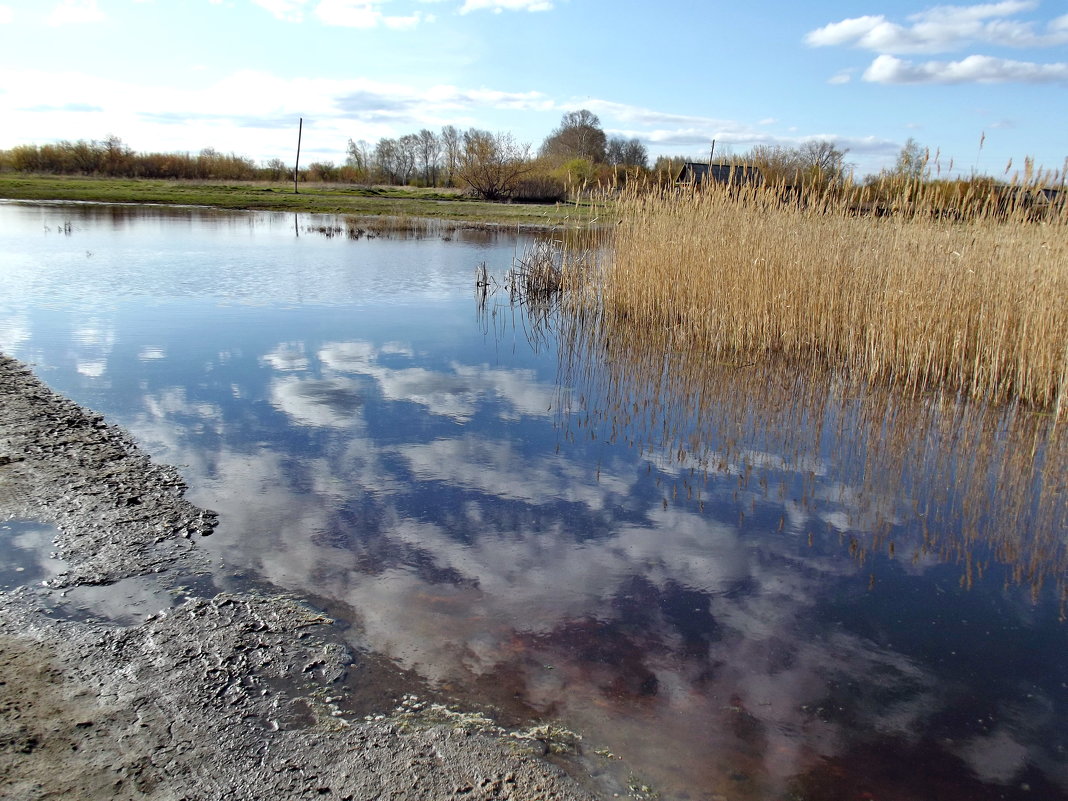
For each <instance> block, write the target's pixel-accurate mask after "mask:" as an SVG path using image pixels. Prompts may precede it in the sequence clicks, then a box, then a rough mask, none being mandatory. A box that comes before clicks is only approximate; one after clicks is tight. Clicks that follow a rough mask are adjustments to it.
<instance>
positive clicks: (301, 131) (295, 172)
mask: <svg viewBox="0 0 1068 801" xmlns="http://www.w3.org/2000/svg"><path fill="white" fill-rule="evenodd" d="M303 134H304V118H303V117H301V118H300V125H299V126H298V127H297V160H296V162H295V163H294V164H293V194H294V195H299V194H300V190H299V189H297V176H298V175H299V174H300V138H301V136H302V135H303Z"/></svg>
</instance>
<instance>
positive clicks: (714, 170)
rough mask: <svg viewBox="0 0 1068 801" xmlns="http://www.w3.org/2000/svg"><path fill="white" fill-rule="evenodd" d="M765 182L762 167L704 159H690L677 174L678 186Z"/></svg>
mask: <svg viewBox="0 0 1068 801" xmlns="http://www.w3.org/2000/svg"><path fill="white" fill-rule="evenodd" d="M763 183H764V176H763V174H761V172H760V168H759V167H753V166H750V165H748V164H709V163H708V162H702V161H688V162H686V163H685V164H683V165H682V169H680V170H679V174H678V175H677V176H675V185H676V186H702V185H704V184H721V185H723V186H743V185H747V184H751V185H755V186H761V185H762V184H763Z"/></svg>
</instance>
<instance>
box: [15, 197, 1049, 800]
mask: <svg viewBox="0 0 1068 801" xmlns="http://www.w3.org/2000/svg"><path fill="white" fill-rule="evenodd" d="M4 212H5V209H3V208H2V207H0V223H2V222H3V221H4V219H5V218H4ZM55 213H56V212H54V211H53V212H52V214H53V217H48V216H47V214H46V212H41V211H38V210H34V211H33V213H32V214H31V215H30V216H31V217H32V218H33V219H31V221H30V223H28V224H27V226H26V227H24V228H21V229H16V233H15V235H12V236H11V237H9V238H8V240H5V241H4V242H0V244H4V245H5V248H3V249H0V268H2V269H0V289H4V290H6V291H5V292H4V293H2V294H0V305H2V306H3V307H4V309H5V310H7V311H9V312H10V314H9V315H8V316H7V317H6V318H5V319H7V320H14V321H16V322H15V323H14V324H12V325H10V326H8V328H6V329H5V328H3V327H0V337H5V338H6V339H5V341H8V342H11V343H12V344H11V345H10V347H12V348H13V349H14V350H15V355H18V356H21V357H23V358H33V359H35V360H37V362H38V365H39V369H41V366H44V370H43V375H44V377H45V378H46V379H47V380H49V381H52V382H53V383H54V384H55V385H57V387H58V388H59V389H61V390H62V391H65V392H67V393H68V394H72V395H73V396H74V397H75V398H76V399H78V400H79V401H81V402H83V403H87V404H89V405H92V406H94V407H96V408H98V409H100V410H102V411H105V412H107V413H108V414H109V415H110V416H111V417H112V418H113V419H115V420H117V421H118V422H120V423H122V424H123V425H125V426H127V427H128V428H129V429H131V430H132V431H133V432H134V433H135V435H136V436H137V437H138V439H139V440H140V441H141V442H142V443H144V444H146V446H147V447H149V448H150V449H151V450H152V452H153V453H154V454H155V455H156V456H157V457H159V458H161V459H163V460H165V461H168V462H171V463H174V464H178V465H181V466H182V467H181V469H182V472H183V475H184V476H185V478H186V479H187V481H188V482H189V484H190V486H191V488H192V489H191V498H192V500H194V502H198V503H201V504H203V505H205V506H207V507H209V508H213V509H217V510H219V511H220V513H221V523H220V526H219V529H218V530H217V532H216V534H215V535H214V536H213V537H211V538H210V539H208V540H205V541H203V543H202V545H203V547H204V548H206V549H207V550H208V551H209V552H210V553H211V554H212V556H213V557H215V558H217V559H218V561H219V563H221V565H222V566H221V567H220V570H219V572H218V574H217V575H216V576H215V577H214V579H215V581H216V583H217V585H218V586H220V587H223V586H227V583H228V581H229V580H230V579H229V576H230V575H232V574H233V573H251V574H255V575H258V576H260V577H263V578H266V579H267V580H269V581H270V582H272V583H273V584H275V585H276V586H278V587H281V588H284V589H287V590H292V591H294V592H297V593H300V594H302V595H310V596H313V597H315V598H316V599H317V600H318V602H320V603H322V604H323V605H324V606H326V607H328V608H329V610H330V612H331V614H332V615H334V616H335V617H338V618H339V619H341V620H343V621H345V622H346V623H347V624H348V625H347V628H346V629H345V631H346V636H348V637H349V638H350V639H351V641H352V642H353V644H354V645H355V646H356V647H357V648H358V649H361V650H366V651H373V652H376V653H378V654H382V655H385V657H388V658H389V659H391V660H392V661H393V662H394V663H396V664H397V665H399V666H401V667H404V668H408V669H410V670H412V671H414V673H415V674H417V675H418V676H419V677H420V679H421V680H422V681H425V682H429V683H431V684H433V685H434V686H435V687H436V688H437V689H438V690H439V691H441V692H442V693H444V694H447V695H452V696H457V697H460V698H462V699H464V700H465V701H466V702H468V703H470V702H478V703H485V704H492V705H496V706H497V707H498V709H499V710H501V711H502V713H504V714H511V715H528V716H537V717H546V718H558V719H560V720H561V721H562V722H564V723H565V724H566V725H568V726H570V727H571V728H577V729H580V730H581V731H582V732H583V733H584V735H585V738H586V739H585V741H584V742H585V749H586V758H587V759H588V760H589V762H590V765H591V766H592V768H593V769H594V770H595V771H598V772H608V773H610V772H612V771H617V772H619V778H618V779H613V780H608V781H609V784H610V785H611V781H616V782H617V783H616V784H615V791H618V792H625V784H626V778H627V774H628V773H630V772H633V773H634V774H635V775H636V776H638V777H639V778H640V780H641V781H642V782H643V783H646V784H649V785H651V786H652V787H653V788H655V789H656V790H657V791H659V792H660V793H661V794H662V797H664V798H666V799H668V798H675V799H713V798H730V799H769V798H770V799H786V798H790V799H798V798H801V799H825V798H833V799H838V798H842V799H857V798H883V797H888V798H895V799H929V798H936V797H937V798H940V799H986V798H1021V799H1022V798H1037V797H1041V798H1044V799H1060V798H1065V797H1066V790H1065V788H1068V767H1066V765H1068V758H1066V755H1068V751H1066V749H1068V727H1066V725H1065V723H1064V721H1065V720H1068V689H1066V685H1068V665H1066V664H1065V662H1064V659H1063V654H1064V653H1066V652H1068V635H1066V630H1068V626H1066V624H1064V623H1062V622H1061V621H1059V620H1058V615H1059V614H1060V612H1061V609H1060V608H1059V607H1060V604H1061V603H1062V602H1063V586H1062V585H1063V580H1064V554H1063V547H1064V538H1065V529H1064V524H1065V511H1064V503H1065V499H1064V488H1063V482H1064V476H1065V474H1066V472H1065V471H1064V466H1065V453H1064V443H1063V441H1062V440H1058V439H1057V437H1056V436H1054V433H1055V432H1054V431H1053V430H1052V428H1051V427H1050V425H1049V421H1048V420H1046V419H1045V418H1042V417H1037V416H1034V415H1029V414H1027V413H1026V412H1024V411H1021V410H1007V411H1005V412H1004V413H996V414H994V413H990V412H984V411H983V410H981V409H978V408H976V407H969V406H962V405H957V404H954V403H952V402H950V401H949V400H945V401H935V402H928V403H914V402H912V401H909V400H907V399H902V398H899V397H895V396H894V395H892V394H879V393H877V392H875V391H871V390H863V389H862V388H855V387H850V386H848V385H846V384H845V383H843V382H841V381H836V380H834V379H833V377H820V376H812V375H792V374H790V373H787V372H784V371H781V370H777V369H771V368H769V367H767V366H762V365H725V364H720V365H709V364H707V363H704V362H703V361H702V359H701V358H700V355H698V354H688V353H686V352H685V351H682V350H681V349H680V348H679V347H678V346H677V345H676V343H673V342H671V341H670V339H667V338H666V336H665V337H662V338H660V339H657V334H656V332H647V335H646V336H645V337H644V338H643V340H642V341H632V340H629V339H628V338H627V335H626V333H625V332H624V331H622V330H612V329H611V327H610V326H608V325H604V324H600V323H597V322H596V321H588V322H586V323H585V324H580V323H581V322H582V321H580V320H576V319H574V318H570V317H569V316H568V315H567V314H561V313H559V311H558V310H557V309H555V308H553V307H552V306H551V305H550V306H548V307H544V308H538V309H534V310H531V311H532V312H533V313H532V316H529V317H527V316H524V314H523V312H524V309H512V308H510V307H508V306H507V305H504V306H502V307H499V308H496V309H494V308H492V307H491V308H490V309H489V310H488V311H487V317H486V318H485V319H483V320H482V321H481V325H478V324H476V323H477V322H479V321H477V320H473V319H472V317H473V314H472V311H473V310H472V308H471V301H470V283H471V273H472V268H473V266H474V265H475V264H477V263H479V262H481V261H486V262H488V263H492V264H506V263H507V261H508V259H509V258H510V256H511V255H512V254H513V253H514V251H515V249H516V245H515V243H514V242H513V241H511V240H509V241H506V242H502V243H498V244H497V245H495V246H494V247H492V248H487V249H485V250H479V249H477V248H474V247H473V246H470V245H468V244H464V243H460V242H459V241H458V240H456V241H453V242H450V243H443V242H442V241H441V240H440V239H432V238H422V239H413V240H410V241H387V240H384V239H381V238H376V239H374V240H371V241H368V239H367V237H366V236H364V237H361V238H360V239H358V240H350V239H348V238H346V237H333V238H330V237H325V236H318V235H316V236H301V237H300V238H299V240H298V239H297V238H296V237H294V236H293V221H292V220H291V219H290V218H289V217H288V216H285V217H273V216H270V215H264V216H263V219H262V221H259V222H257V221H256V219H258V218H259V217H260V215H247V216H240V217H238V216H230V217H226V216H224V217H223V218H220V220H219V221H217V222H216V221H211V220H209V221H207V222H205V221H204V220H199V219H195V220H192V221H182V220H181V219H180V220H179V221H178V222H177V223H175V222H174V221H173V220H170V219H169V215H170V214H171V213H170V212H166V213H163V214H161V216H160V217H158V218H155V217H152V215H151V214H148V213H147V212H143V215H144V216H143V217H142V218H141V221H140V222H137V221H127V222H126V223H124V225H126V227H125V228H123V230H122V232H121V233H122V236H114V237H112V234H114V231H112V230H111V229H110V228H106V229H105V230H104V231H101V230H99V228H98V227H94V226H97V225H98V223H97V222H95V221H93V220H91V219H82V218H78V219H76V220H75V225H74V231H73V233H72V234H71V236H69V237H67V236H64V237H61V238H60V237H55V236H54V234H53V235H52V237H53V238H49V239H46V240H44V243H43V244H42V248H43V250H41V251H36V250H34V249H33V246H34V244H35V240H34V236H33V233H34V232H35V231H36V227H37V226H36V224H35V222H39V220H37V217H36V215H38V214H40V215H42V216H44V217H46V218H47V220H48V221H49V224H50V225H53V227H54V223H55V218H54V215H55ZM67 214H68V212H67V211H63V212H62V215H67ZM254 218H256V219H254ZM209 223H210V224H209ZM146 226H147V228H146ZM4 233H5V229H4V226H3V225H0V239H3V235H4ZM94 237H96V239H95V240H94V241H93V243H92V250H93V252H94V254H96V255H94V257H93V258H94V259H98V257H103V258H101V259H100V261H101V263H104V264H106V265H107V269H106V270H105V271H104V273H103V276H104V278H103V279H101V276H100V274H97V273H84V272H81V271H80V269H81V266H82V261H78V259H82V260H84V259H85V258H86V257H85V255H84V248H82V250H81V251H79V252H73V251H72V252H70V253H67V255H64V254H63V253H62V252H60V253H57V252H56V249H57V247H58V246H57V243H63V246H64V247H67V248H71V247H73V246H74V245H75V244H78V245H79V247H81V245H80V242H81V241H82V240H89V239H93V238H94ZM149 245H151V247H149ZM450 248H452V249H451V250H450ZM60 250H61V249H60ZM153 254H155V255H153ZM54 257H55V258H54ZM108 271H110V272H108ZM190 276H192V277H193V278H192V280H189V281H187V280H186V278H187V277H190ZM123 281H125V282H127V283H125V284H123V285H122V290H121V292H120V296H119V297H111V298H110V301H109V303H110V304H111V305H108V304H103V303H98V302H94V304H92V305H91V306H90V304H87V303H86V302H85V299H84V298H85V296H86V295H89V296H91V295H92V293H93V292H102V291H104V290H103V288H102V286H101V284H115V283H121V282H123ZM146 299H148V301H147V302H146ZM495 312H496V313H495ZM532 321H533V322H532ZM513 323H514V327H513ZM0 325H2V324H0ZM505 328H506V329H507V330H502V329H505ZM90 330H91V331H92V332H97V333H94V334H93V335H92V336H90V335H88V334H89V332H90ZM527 334H530V335H532V337H533V340H534V341H533V343H531V342H530V341H529V340H528V337H527ZM93 360H97V361H100V362H102V363H103V365H104V369H103V370H102V371H100V373H99V375H90V374H87V372H86V371H81V372H79V365H81V364H83V363H87V362H90V361H93ZM89 372H92V371H89ZM1021 443H1024V444H1021ZM984 490H985V491H984ZM969 587H970V589H969ZM153 602H154V601H153ZM146 603H148V602H147V601H146ZM420 692H421V691H420ZM393 705H394V704H393V699H392V698H382V699H381V708H383V709H387V708H392V706H393ZM597 751H600V752H601V754H600V755H599V754H598V753H597ZM609 752H610V753H612V754H615V755H618V756H620V757H623V759H622V760H619V759H612V758H609V757H608V756H606V755H605V754H607V753H609ZM1025 787H1026V789H1025Z"/></svg>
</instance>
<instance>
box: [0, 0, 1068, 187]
mask: <svg viewBox="0 0 1068 801" xmlns="http://www.w3.org/2000/svg"><path fill="white" fill-rule="evenodd" d="M578 108H588V109H590V110H591V111H593V112H594V113H596V114H597V115H598V116H599V117H600V119H601V123H602V125H603V127H604V128H605V130H606V131H607V132H608V133H609V135H620V136H625V137H628V138H630V137H638V138H639V139H641V140H642V141H643V142H644V143H645V144H646V146H647V148H648V149H649V152H650V154H652V155H653V156H656V155H683V156H686V155H692V156H707V153H708V149H709V146H710V144H711V142H712V140H713V139H715V140H716V142H717V145H716V148H717V152H724V150H729V151H732V152H734V153H743V152H744V151H746V150H748V149H749V148H750V147H752V146H753V145H756V144H785V145H796V144H799V143H802V142H804V141H807V140H810V139H830V140H832V141H834V142H835V143H836V144H838V145H839V146H840V147H843V148H847V149H848V154H847V157H846V158H847V161H848V162H850V163H851V164H852V165H853V166H854V168H855V170H856V172H857V173H858V174H865V173H869V172H874V171H878V170H879V169H880V168H882V167H886V166H889V165H890V164H892V163H893V161H894V158H895V156H896V154H897V152H898V151H899V150H900V148H901V146H902V144H904V142H905V141H906V140H907V139H908V138H909V137H912V138H914V139H916V140H917V141H918V142H919V143H920V144H922V145H923V146H925V147H929V148H930V149H931V152H932V155H934V154H935V153H936V152H937V153H938V171H939V172H940V174H941V175H943V176H945V175H948V174H951V173H952V174H958V173H964V174H969V173H971V172H972V171H973V170H976V171H979V172H982V173H987V174H992V175H995V176H1001V175H1003V174H1005V169H1006V166H1007V165H1008V163H1009V161H1010V159H1011V160H1012V165H1013V166H1012V169H1013V170H1015V169H1017V168H1019V167H1022V165H1023V163H1024V159H1025V158H1027V157H1030V158H1033V159H1034V160H1035V162H1036V163H1037V164H1038V165H1040V166H1042V167H1044V168H1047V169H1051V170H1061V169H1062V167H1063V166H1064V163H1065V159H1066V158H1068V2H1065V1H1064V0H1004V1H1003V2H993V3H982V4H971V5H935V4H931V3H929V2H913V1H912V0H904V1H903V0H897V1H896V2H893V3H891V2H889V0H870V1H866V2H855V1H854V2H844V0H809V2H804V3H795V2H790V3H770V2H764V1H763V0H751V2H746V3H737V2H732V3H725V2H703V3H701V2H694V1H693V0H689V1H684V0H660V2H657V3H642V2H629V0H181V2H179V0H15V1H14V2H13V1H12V0H6V2H5V0H0V120H2V125H0V148H8V147H11V146H13V145H16V144H25V143H45V142H50V141H56V140H60V139H102V138H103V137H105V136H107V135H109V134H115V135H118V136H120V137H121V138H122V139H123V140H124V141H125V142H126V143H127V144H128V145H130V146H131V147H132V148H133V149H134V150H138V151H147V150H163V151H182V152H185V151H190V152H196V151H198V150H200V149H201V148H203V147H209V146H210V147H214V148H215V149H217V150H220V151H224V152H236V153H238V154H240V155H246V156H250V157H252V158H253V159H255V160H257V161H261V160H266V159H269V158H274V157H278V158H282V159H284V160H285V161H286V162H287V163H292V160H293V155H294V151H295V149H296V125H297V119H298V118H299V117H302V116H303V118H304V140H303V149H302V156H301V161H302V163H307V162H308V161H313V160H331V161H334V162H336V163H340V162H342V161H343V160H344V152H345V145H346V142H347V141H348V139H349V138H350V137H351V138H352V139H354V140H360V139H364V140H367V141H368V142H370V143H372V144H373V143H374V142H375V141H377V140H378V139H379V138H380V137H383V136H400V135H402V134H405V133H409V132H413V131H417V130H419V129H420V128H430V129H432V130H437V129H440V127H441V126H442V125H447V124H453V125H456V126H458V127H460V128H466V127H470V126H476V127H479V128H488V129H490V130H493V131H508V132H511V133H512V134H514V135H515V137H516V138H517V139H518V140H519V141H521V142H527V143H530V144H531V145H532V147H533V148H535V149H536V148H537V146H538V145H539V144H540V143H541V141H542V140H543V139H544V138H545V136H546V135H547V134H548V133H549V132H550V131H551V130H552V128H553V127H554V126H555V125H556V124H557V123H558V122H559V120H560V117H561V115H562V114H564V113H565V112H567V111H570V110H574V109H578Z"/></svg>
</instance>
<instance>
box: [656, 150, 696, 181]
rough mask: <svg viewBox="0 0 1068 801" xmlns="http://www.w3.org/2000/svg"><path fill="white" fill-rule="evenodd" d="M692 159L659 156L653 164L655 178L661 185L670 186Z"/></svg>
mask: <svg viewBox="0 0 1068 801" xmlns="http://www.w3.org/2000/svg"><path fill="white" fill-rule="evenodd" d="M691 160H692V159H688V158H684V157H683V156H657V157H656V162H655V163H654V164H653V176H654V178H655V180H656V181H657V182H659V183H661V184H670V183H671V182H672V181H674V180H675V178H676V177H677V176H678V174H679V172H681V170H682V166H683V165H684V164H685V163H686V162H688V161H691Z"/></svg>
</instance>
